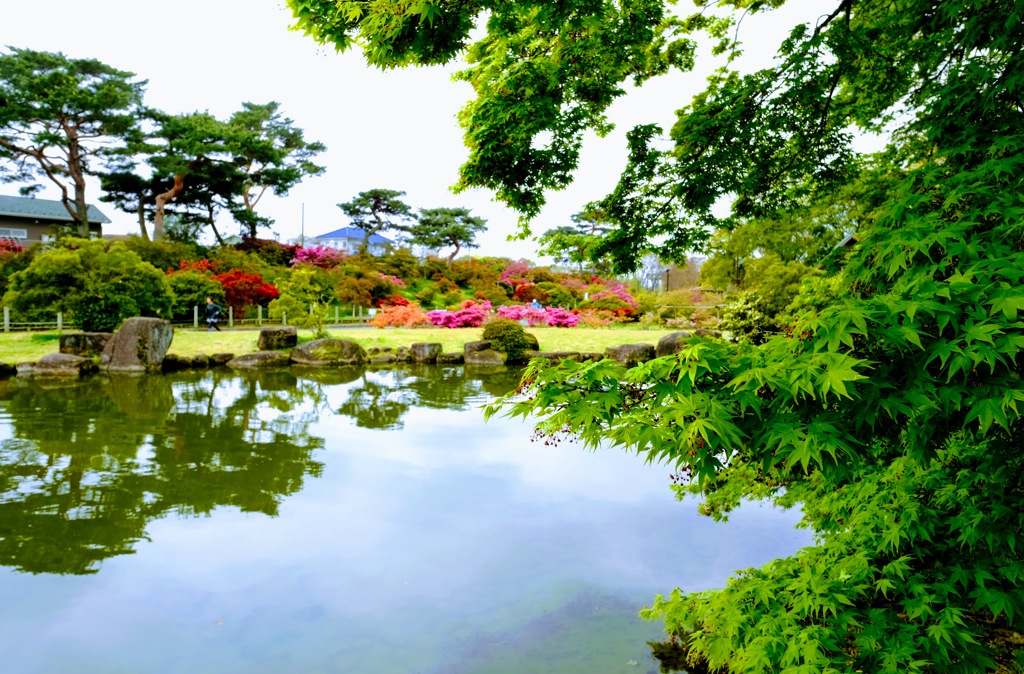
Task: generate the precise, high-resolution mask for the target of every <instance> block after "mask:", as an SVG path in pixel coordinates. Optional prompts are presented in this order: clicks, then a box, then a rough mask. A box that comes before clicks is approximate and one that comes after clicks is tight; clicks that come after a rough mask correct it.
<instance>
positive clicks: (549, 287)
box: [537, 281, 576, 309]
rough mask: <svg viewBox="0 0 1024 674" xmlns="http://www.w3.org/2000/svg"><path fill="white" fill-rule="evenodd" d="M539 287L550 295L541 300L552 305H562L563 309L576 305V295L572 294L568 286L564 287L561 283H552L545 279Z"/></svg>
mask: <svg viewBox="0 0 1024 674" xmlns="http://www.w3.org/2000/svg"><path fill="white" fill-rule="evenodd" d="M537 287H538V288H540V289H541V290H543V291H544V293H545V294H546V295H547V296H548V299H547V300H546V301H545V300H540V301H541V302H544V304H547V305H548V306H551V307H562V308H563V309H572V308H573V307H575V306H576V297H575V295H573V294H572V291H570V290H569V289H568V288H563V287H562V285H561V284H560V283H551V282H550V281H545V282H543V283H538V284H537Z"/></svg>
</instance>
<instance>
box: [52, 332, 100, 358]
mask: <svg viewBox="0 0 1024 674" xmlns="http://www.w3.org/2000/svg"><path fill="white" fill-rule="evenodd" d="M113 336H114V333H112V332H67V333H64V334H63V335H61V336H60V348H59V351H60V352H61V353H70V354H71V355H73V356H82V357H84V358H91V357H92V356H98V355H100V354H101V353H103V349H104V348H105V347H106V346H107V342H109V341H110V338H111V337H113Z"/></svg>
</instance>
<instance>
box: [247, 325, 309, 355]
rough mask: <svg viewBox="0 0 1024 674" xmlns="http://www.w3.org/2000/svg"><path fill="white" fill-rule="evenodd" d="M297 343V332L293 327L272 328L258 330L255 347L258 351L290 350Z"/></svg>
mask: <svg viewBox="0 0 1024 674" xmlns="http://www.w3.org/2000/svg"><path fill="white" fill-rule="evenodd" d="M298 343H299V331H298V330H297V329H296V328H295V326H291V325H288V326H274V327H270V328H263V329H262V330H260V337H259V340H257V342H256V346H257V347H258V348H259V350H260V351H276V350H278V349H290V348H292V347H294V346H295V345H296V344H298Z"/></svg>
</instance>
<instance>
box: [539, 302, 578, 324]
mask: <svg viewBox="0 0 1024 674" xmlns="http://www.w3.org/2000/svg"><path fill="white" fill-rule="evenodd" d="M544 311H545V312H546V313H547V315H548V325H550V326H551V327H553V328H575V327H576V326H577V325H579V323H580V317H579V315H577V314H575V313H573V312H571V311H567V310H565V309H562V308H561V307H547V308H545V309H544Z"/></svg>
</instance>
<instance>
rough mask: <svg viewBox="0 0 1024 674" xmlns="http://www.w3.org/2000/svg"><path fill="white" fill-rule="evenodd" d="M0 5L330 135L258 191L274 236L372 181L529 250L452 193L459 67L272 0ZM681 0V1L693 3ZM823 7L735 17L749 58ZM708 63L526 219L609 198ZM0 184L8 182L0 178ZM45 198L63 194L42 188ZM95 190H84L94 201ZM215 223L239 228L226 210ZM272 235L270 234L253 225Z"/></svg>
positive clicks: (56, 36)
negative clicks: (327, 38)
mask: <svg viewBox="0 0 1024 674" xmlns="http://www.w3.org/2000/svg"><path fill="white" fill-rule="evenodd" d="M3 5H4V6H3V9H2V11H0V44H2V45H10V46H16V47H27V48H31V49H36V50H43V51H62V52H64V53H65V54H67V55H68V56H71V57H73V58H97V59H99V60H101V61H104V62H106V63H108V64H110V65H112V66H114V67H117V68H120V69H123V70H128V71H131V72H135V73H137V74H138V75H139V77H141V78H144V79H148V80H149V84H148V86H147V89H146V103H147V104H148V105H151V106H153V107H157V108H161V109H163V110H166V111H167V112H171V113H184V112H191V111H194V110H209V111H210V112H211V113H213V114H214V115H216V116H218V117H221V118H226V117H228V116H229V115H230V114H231V113H232V112H234V111H236V110H238V109H239V108H240V107H241V103H242V102H243V101H252V102H255V103H264V102H267V101H270V100H276V101H278V102H280V103H281V106H282V111H283V113H284V114H285V115H286V116H288V117H291V118H292V119H293V120H294V121H295V123H296V125H297V126H299V127H300V128H302V129H304V130H305V133H306V138H307V139H308V140H319V141H321V142H323V143H324V144H325V145H326V146H327V152H325V153H323V154H321V155H320V157H319V159H318V163H320V164H322V165H324V166H326V167H327V172H326V173H325V174H324V175H323V176H321V177H319V178H311V179H307V180H306V181H305V182H303V183H302V184H300V185H299V186H297V187H296V188H294V189H293V190H292V191H291V192H290V193H289V194H288V196H287V197H274V196H271V195H267V196H266V197H264V201H262V202H261V204H260V208H259V210H260V212H261V213H263V214H265V215H268V216H270V217H272V218H274V219H275V220H276V223H275V224H274V225H273V227H272V228H271V230H272V231H273V232H275V233H277V234H278V235H279V236H280V238H281V240H287V239H291V238H294V237H297V236H298V235H299V232H300V222H301V212H302V205H303V204H305V233H306V235H307V236H310V235H316V234H320V233H324V232H327V231H330V230H332V229H336V228H338V227H342V226H345V225H346V224H347V220H346V218H345V217H344V214H343V213H342V212H341V210H340V209H338V208H337V207H336V204H337V203H339V202H343V201H348V200H349V199H351V198H352V197H353V196H355V195H356V194H357V193H358V192H360V191H363V190H368V189H372V188H376V187H381V188H387V189H396V190H404V191H406V192H407V196H406V199H405V201H406V203H408V204H409V205H410V206H412V207H413V208H433V207H440V206H464V207H466V208H469V209H471V210H472V211H473V213H474V214H475V215H479V216H481V217H483V218H485V219H487V221H488V223H489V230H488V231H487V232H486V233H485V234H483V235H481V236H480V237H479V238H478V242H479V243H480V244H481V247H480V248H479V249H478V250H477V251H476V253H477V254H482V255H502V256H508V257H513V258H518V257H526V258H532V259H536V257H537V256H536V255H534V253H533V249H534V244H533V242H531V241H515V242H509V241H506V236H507V235H508V234H510V233H511V232H513V231H514V229H515V224H516V219H517V218H516V215H515V213H513V212H512V211H510V210H509V209H507V208H505V207H504V206H502V205H501V204H498V203H496V202H494V201H493V199H492V195H491V194H490V193H488V192H483V191H475V192H470V193H463V194H458V195H456V194H452V193H451V192H450V190H449V187H450V186H451V185H452V184H453V183H454V182H455V180H456V177H457V176H456V173H457V170H458V167H459V165H460V164H461V163H462V162H463V160H464V158H465V155H466V150H465V148H464V146H463V144H462V133H461V130H460V129H459V127H458V124H457V122H456V119H455V115H456V113H457V112H458V110H459V108H460V107H461V106H462V105H463V103H464V102H465V101H466V100H468V98H469V97H470V96H471V93H472V90H471V89H470V87H469V85H467V84H465V83H454V82H452V81H451V73H452V72H454V71H455V70H457V69H458V68H457V67H455V66H453V67H449V68H414V69H405V70H394V71H389V72H381V71H378V70H375V69H371V68H369V67H368V66H366V64H365V63H364V62H363V60H362V56H361V54H359V53H358V52H355V51H353V52H348V53H346V54H343V55H340V54H336V53H335V52H334V51H333V49H329V48H324V47H320V46H318V45H317V44H316V43H314V42H313V41H312V40H311V39H309V38H307V37H304V36H303V35H302V34H300V33H297V32H294V31H290V30H288V27H289V26H290V25H291V23H292V18H291V14H290V13H289V11H288V9H287V8H286V7H285V5H284V3H283V2H282V1H280V0H176V1H175V2H172V3H160V4H157V3H152V2H140V1H139V0H88V1H86V2H83V0H48V1H47V2H26V1H21V2H19V1H17V0H5V1H4V3H3ZM691 7H692V6H691V5H689V3H688V2H686V0H683V2H681V3H680V11H681V12H687V13H688V12H690V11H691ZM821 8H822V5H821V4H820V3H816V2H813V1H812V0H796V1H795V2H792V3H790V6H787V7H786V8H785V9H784V10H783V11H782V12H776V13H773V14H771V15H767V16H758V17H755V18H753V19H750V18H748V19H747V20H746V21H744V23H743V25H742V31H741V33H740V38H741V40H743V41H744V43H745V50H746V56H745V57H744V60H745V61H746V66H747V67H749V68H759V67H764V66H766V65H768V61H769V59H770V58H771V55H772V54H773V53H774V50H775V48H776V46H777V43H778V41H779V40H780V39H781V38H782V37H783V35H784V34H785V31H786V30H787V29H788V26H790V25H792V24H793V23H794V22H795V21H797V20H812V21H813V20H814V18H815V17H816V16H818V15H819V14H821V12H822V9H821ZM710 65H711V62H710V60H709V59H704V60H703V62H700V61H699V62H698V71H697V72H695V73H690V74H674V75H671V76H667V77H664V78H661V79H659V80H656V81H654V82H651V83H649V84H647V85H645V86H644V87H643V88H642V89H641V90H639V91H635V92H633V93H632V94H631V95H628V96H625V97H623V98H620V99H619V101H618V102H617V103H616V104H615V105H614V106H613V108H612V110H611V112H610V117H611V119H612V121H614V122H615V123H616V125H617V128H616V130H615V131H614V132H613V133H612V134H610V135H609V136H608V137H606V138H604V139H598V138H597V137H596V136H593V135H591V137H589V138H588V139H587V141H586V142H585V144H584V148H583V153H582V157H581V161H580V169H579V172H578V174H577V179H576V182H575V183H574V184H573V185H572V186H570V187H569V188H568V189H566V190H564V191H562V192H559V193H552V194H549V195H548V206H547V207H546V208H545V210H544V211H543V212H542V213H541V215H540V216H539V217H538V218H537V219H536V220H535V222H534V224H533V231H534V233H535V234H539V233H541V232H543V231H544V230H546V229H549V228H552V227H557V226H560V225H563V224H568V223H569V216H570V215H571V214H572V213H575V212H577V211H578V210H580V208H581V206H582V205H583V204H585V203H586V202H588V201H591V200H593V199H597V198H600V197H602V196H604V195H605V194H606V193H607V192H608V191H609V190H610V189H611V188H612V187H613V186H614V184H615V182H616V180H617V178H618V174H619V172H620V171H621V169H622V167H623V166H624V164H625V132H626V131H627V130H628V129H629V128H631V127H632V126H634V125H635V124H642V123H650V122H656V123H660V124H662V125H663V126H664V128H665V129H666V130H667V129H668V127H669V126H671V123H672V120H673V113H674V111H675V109H676V108H679V107H682V106H683V105H684V104H685V103H686V102H688V101H689V99H690V97H691V96H692V95H693V94H694V93H696V92H698V91H700V90H701V89H703V84H704V78H705V76H706V74H707V72H708V71H709V70H710V68H709V66H710ZM0 193H4V194H16V186H14V185H2V186H0ZM39 196H40V197H42V198H51V199H53V198H59V195H58V194H57V193H56V191H55V190H53V191H51V190H47V191H45V192H43V193H41V194H40V195H39ZM99 196H100V192H99V190H98V188H93V189H92V190H91V191H90V193H89V200H90V201H91V202H93V203H99V202H98V197H99ZM99 205H100V207H101V209H102V210H103V211H104V212H105V213H106V214H107V216H108V217H110V218H111V220H113V223H112V224H110V225H107V226H106V228H105V231H106V232H108V233H129V232H137V225H136V224H135V222H134V218H133V216H132V215H129V214H127V213H122V212H120V211H117V210H116V209H114V208H113V207H112V206H111V205H108V204H99ZM218 224H219V225H221V226H220V227H219V228H220V230H221V232H222V233H227V234H233V233H237V229H238V228H237V226H236V225H234V223H232V222H231V221H230V217H229V216H225V218H224V221H223V222H221V221H218ZM262 235H263V236H269V234H262Z"/></svg>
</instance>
